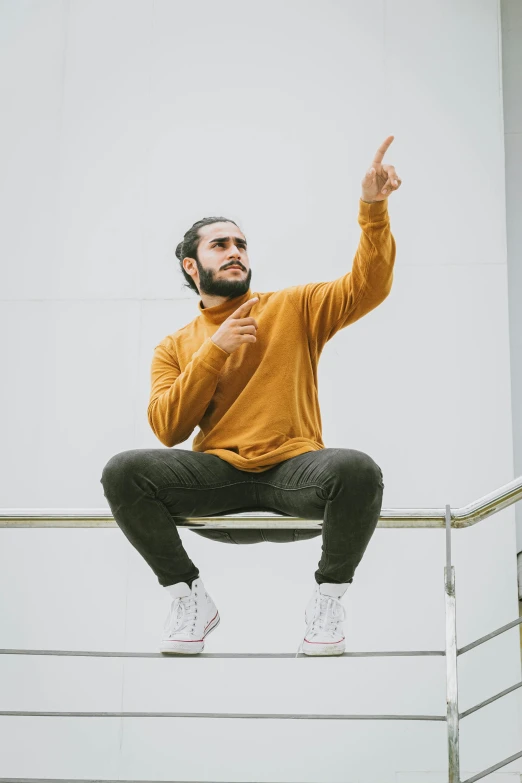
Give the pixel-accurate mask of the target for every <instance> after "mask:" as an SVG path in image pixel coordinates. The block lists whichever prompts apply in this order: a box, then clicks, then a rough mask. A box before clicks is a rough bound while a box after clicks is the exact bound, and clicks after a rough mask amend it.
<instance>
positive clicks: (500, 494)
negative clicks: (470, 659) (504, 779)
mask: <svg viewBox="0 0 522 783" xmlns="http://www.w3.org/2000/svg"><path fill="white" fill-rule="evenodd" d="M521 499H522V477H519V478H517V479H514V480H513V481H511V482H510V483H509V484H505V485H504V486H502V487H500V488H499V489H497V490H495V491H494V492H491V493H490V494H489V495H485V496H484V497H482V498H479V499H478V500H476V501H475V502H473V503H470V504H469V505H468V506H463V507H462V508H456V509H451V507H450V506H449V505H446V506H445V508H444V509H442V508H424V509H413V508H399V509H382V510H381V515H380V518H379V522H378V524H377V527H381V528H382V527H389V528H399V527H408V528H427V527H440V528H445V531H446V565H445V567H444V590H445V601H446V603H445V612H446V647H445V650H433V651H430V650H416V651H391V652H345V653H343V655H342V656H337V657H346V658H348V657H360V656H363V657H364V656H368V657H371V656H394V655H406V656H409V655H445V656H446V715H323V714H309V715H307V714H303V715H296V714H284V713H277V714H266V713H261V714H256V713H212V712H203V713H196V712H32V711H21V710H20V711H0V715H4V716H64V717H140V718H145V717H155V718H158V717H166V718H170V717H176V718H181V717H183V718H247V719H248V718H257V719H272V720H274V719H279V720H296V719H301V720H302V719H306V720H430V721H446V724H447V740H448V780H449V783H475V781H476V780H479V779H480V778H483V777H485V776H486V775H489V774H491V773H492V772H495V771H496V770H498V769H500V768H501V767H504V766H506V764H509V763H511V762H512V761H515V760H516V759H518V758H522V750H521V751H519V752H518V753H515V754H514V755H512V756H509V757H508V758H505V759H503V760H502V761H499V762H498V763H497V764H495V765H493V766H492V767H489V768H488V769H485V770H483V771H482V772H480V773H478V774H477V775H474V776H473V777H471V778H468V779H467V780H465V781H461V780H460V759H459V722H460V721H461V720H462V719H463V718H465V717H467V716H468V715H471V714H472V713H474V712H477V710H479V709H481V708H482V707H485V706H486V705H488V704H491V703H492V702H494V701H496V700H497V699H500V698H502V696H505V695H507V694H508V693H512V692H513V691H515V690H517V689H518V688H520V687H522V680H521V681H520V682H517V683H515V684H514V685H512V686H511V687H510V688H506V689H505V690H503V691H501V692H500V693H497V694H495V695H494V696H491V697H490V698H489V699H486V700H485V701H483V702H481V703H480V704H477V705H475V706H474V707H471V708H470V709H468V710H466V711H465V712H462V713H459V711H458V676H457V659H458V656H459V655H463V654H464V653H466V652H468V651H469V650H472V649H473V648H475V647H478V645H480V644H483V643H484V642H487V641H489V640H490V639H493V638H494V637H495V636H498V635H499V634H502V633H504V632H505V631H508V630H510V629H511V628H514V627H515V626H517V625H520V624H521V623H522V617H519V618H517V619H516V620H513V621H512V622H510V623H508V624H507V625H504V626H502V627H501V628H497V629H496V630H495V631H492V632H491V633H489V634H487V636H483V637H482V638H480V639H477V640H476V641H474V642H471V643H470V644H468V645H466V646H465V647H462V648H460V649H459V648H458V647H457V624H456V589H455V568H454V566H452V564H451V529H452V528H463V527H469V526H471V525H474V524H476V523H477V522H480V521H481V520H483V519H486V518H487V517H490V516H492V515H493V514H496V513H497V512H498V511H500V510H502V509H503V508H506V507H507V506H510V505H512V504H513V503H516V502H517V501H518V500H521ZM321 525H322V520H308V519H301V518H299V517H286V516H278V515H275V514H268V513H266V514H265V513H262V512H259V513H256V512H248V513H243V514H240V515H237V516H232V515H231V516H227V515H225V514H223V515H220V516H213V517H190V518H187V519H186V520H185V521H180V522H179V523H178V526H179V527H180V528H187V529H192V530H195V529H200V528H202V527H205V528H215V529H221V530H227V529H228V530H232V529H235V530H238V529H250V528H258V529H259V528H260V529H269V528H275V527H277V528H280V529H291V530H296V529H297V530H303V529H310V528H320V527H321ZM0 527H4V528H24V527H31V528H36V527H97V528H98V527H99V528H102V527H103V528H105V527H118V525H117V523H116V522H115V520H114V518H113V517H112V516H111V515H108V514H107V512H106V511H105V510H104V509H96V510H94V511H93V510H90V511H87V510H85V509H68V510H63V509H62V510H61V509H46V510H43V511H42V510H35V509H1V510H0ZM0 654H3V655H67V656H69V655H71V656H72V655H78V656H95V657H139V658H163V659H166V658H167V657H168V656H164V655H163V654H162V653H134V652H91V651H79V650H17V649H3V650H2V649H0ZM197 657H198V658H256V659H257V658H294V657H303V658H306V657H307V656H306V655H304V654H301V655H299V656H296V655H295V654H294V653H261V654H257V653H200V654H199V655H198V656H197ZM8 780H9V781H15V780H20V781H21V780H24V781H27V783H30V780H31V781H34V783H37V781H40V780H41V781H43V780H45V779H43V778H42V779H36V778H32V779H28V778H0V783H2V781H8ZM69 780H70V779H69ZM106 783H112V781H106ZM119 783H125V781H119Z"/></svg>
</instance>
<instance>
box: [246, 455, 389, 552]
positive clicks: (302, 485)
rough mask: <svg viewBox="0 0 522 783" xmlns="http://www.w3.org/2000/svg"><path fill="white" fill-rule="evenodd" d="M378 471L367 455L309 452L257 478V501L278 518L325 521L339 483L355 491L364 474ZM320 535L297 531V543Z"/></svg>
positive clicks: (316, 531)
mask: <svg viewBox="0 0 522 783" xmlns="http://www.w3.org/2000/svg"><path fill="white" fill-rule="evenodd" d="M377 467H378V466H377V465H376V463H375V462H374V461H373V459H372V458H371V457H370V456H369V455H368V454H365V453H364V452H362V451H358V450H357V449H342V448H325V449H320V450H318V451H308V452H305V453H304V454H299V455H298V456H297V457H291V458H290V459H288V460H285V461H283V462H280V463H279V464H278V465H275V466H274V467H273V468H270V470H267V471H264V472H263V473H257V474H255V478H254V483H255V486H256V491H257V499H258V501H259V503H260V508H263V509H265V510H271V511H273V512H274V513H276V514H284V515H288V516H296V517H301V518H303V519H314V520H322V519H323V518H324V511H325V506H326V503H327V501H328V498H329V496H330V493H331V492H332V490H333V489H334V488H335V487H336V486H338V485H339V482H340V481H342V482H344V483H345V484H346V485H350V484H352V485H353V486H354V489H356V486H357V482H358V480H359V477H360V475H361V472H364V471H366V470H367V469H368V468H370V470H373V469H376V468H377ZM276 532H277V531H276ZM281 532H283V531H281ZM320 534H321V530H313V531H304V530H303V531H296V535H295V537H294V540H302V539H305V538H312V537H314V536H317V535H320Z"/></svg>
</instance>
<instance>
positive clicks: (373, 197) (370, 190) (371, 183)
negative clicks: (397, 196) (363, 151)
mask: <svg viewBox="0 0 522 783" xmlns="http://www.w3.org/2000/svg"><path fill="white" fill-rule="evenodd" d="M394 138H395V136H388V138H387V139H385V140H384V141H383V143H382V144H381V146H380V147H379V149H378V150H377V152H376V153H375V156H374V158H373V160H372V163H371V166H370V168H369V169H368V171H367V172H366V174H365V175H364V177H363V179H362V182H361V188H362V193H361V199H362V200H363V201H369V202H373V201H384V199H385V198H388V196H389V194H390V193H391V192H392V191H394V190H398V189H399V188H400V186H401V184H402V180H401V179H400V177H399V175H398V174H397V172H396V171H395V166H391V165H390V164H387V163H384V164H383V162H382V159H383V158H384V155H385V153H386V151H387V149H388V147H389V146H390V144H391V143H392V141H393V139H394Z"/></svg>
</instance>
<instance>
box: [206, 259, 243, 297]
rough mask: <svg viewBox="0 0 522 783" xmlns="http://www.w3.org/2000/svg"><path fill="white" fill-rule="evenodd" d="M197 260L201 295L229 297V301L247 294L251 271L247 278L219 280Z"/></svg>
mask: <svg viewBox="0 0 522 783" xmlns="http://www.w3.org/2000/svg"><path fill="white" fill-rule="evenodd" d="M195 260H196V264H197V267H198V272H199V287H200V293H202V294H207V296H227V297H228V298H229V299H234V298H235V297H236V296H242V295H243V294H246V292H247V291H248V289H249V288H250V280H251V278H252V270H251V269H249V270H248V272H247V275H246V277H244V276H243V277H241V279H237V280H236V279H235V278H234V279H232V278H230V279H228V278H220V279H219V280H218V279H216V277H215V274H214V272H213V271H212V270H211V269H205V267H203V266H201V264H200V263H199V261H198V259H197V258H196V259H195ZM243 274H244V273H243Z"/></svg>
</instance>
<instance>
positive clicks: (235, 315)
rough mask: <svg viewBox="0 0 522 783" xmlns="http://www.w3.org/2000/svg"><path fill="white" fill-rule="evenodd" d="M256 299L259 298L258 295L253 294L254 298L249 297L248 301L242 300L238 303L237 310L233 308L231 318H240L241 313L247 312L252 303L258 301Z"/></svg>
mask: <svg viewBox="0 0 522 783" xmlns="http://www.w3.org/2000/svg"><path fill="white" fill-rule="evenodd" d="M258 299H259V297H257V296H254V298H253V299H249V300H248V302H243V304H242V305H239V307H238V308H237V310H235V311H234V312H233V313H232V315H231V316H230V317H231V318H238V317H239V318H241V316H242V315H243V313H248V311H249V309H250V308H251V307H252V305H254V304H255V303H256V302H257V301H258Z"/></svg>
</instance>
